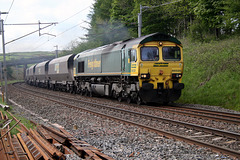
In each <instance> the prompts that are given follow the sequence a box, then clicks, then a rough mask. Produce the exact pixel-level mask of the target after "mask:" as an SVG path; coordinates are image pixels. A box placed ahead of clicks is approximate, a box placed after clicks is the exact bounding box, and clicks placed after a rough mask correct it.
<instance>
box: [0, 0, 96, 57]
mask: <svg viewBox="0 0 240 160" xmlns="http://www.w3.org/2000/svg"><path fill="white" fill-rule="evenodd" d="M12 2H13V5H12V8H11V10H10V12H9V14H8V17H7V19H6V16H7V15H1V18H2V19H3V20H4V23H5V24H19V23H38V21H40V22H41V23H48V22H58V23H59V24H57V25H56V26H54V25H53V26H51V27H48V28H46V29H44V30H41V34H44V33H49V34H53V35H56V37H53V36H49V35H43V36H40V37H39V33H38V32H36V33H34V34H32V35H30V36H27V37H25V38H22V39H20V40H17V41H15V42H12V43H9V44H7V45H6V53H9V52H24V51H54V50H55V49H56V47H54V46H56V45H58V49H59V50H62V49H66V48H67V47H69V46H70V44H71V41H74V40H78V41H80V39H79V38H80V37H84V34H86V33H87V30H86V29H83V28H82V27H86V28H88V27H89V25H88V23H86V22H84V21H87V22H89V21H90V19H89V18H88V17H87V15H88V14H90V11H91V8H92V5H93V3H94V0H0V11H1V12H8V10H9V8H10V6H11V4H12ZM77 13H78V14H77ZM5 20H6V21H5ZM44 26H46V25H41V28H42V27H44ZM4 27H5V28H4V30H5V32H4V34H5V43H7V42H9V41H11V40H13V39H16V38H18V37H21V36H23V35H26V34H28V33H30V32H33V31H36V30H38V25H30V26H29V25H24V26H19V25H14V26H13V25H4ZM0 42H1V44H0V53H2V36H1V38H0Z"/></svg>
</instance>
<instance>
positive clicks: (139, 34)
mask: <svg viewBox="0 0 240 160" xmlns="http://www.w3.org/2000/svg"><path fill="white" fill-rule="evenodd" d="M141 36H142V5H141V4H140V13H138V37H141Z"/></svg>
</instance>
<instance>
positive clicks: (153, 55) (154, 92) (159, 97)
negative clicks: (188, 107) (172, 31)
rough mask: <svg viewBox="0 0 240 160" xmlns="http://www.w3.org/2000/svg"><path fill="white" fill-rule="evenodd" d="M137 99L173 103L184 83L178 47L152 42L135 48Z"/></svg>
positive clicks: (180, 54) (172, 43)
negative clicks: (137, 82) (137, 84)
mask: <svg viewBox="0 0 240 160" xmlns="http://www.w3.org/2000/svg"><path fill="white" fill-rule="evenodd" d="M137 52H138V56H137V57H138V59H137V66H138V79H139V88H140V91H139V96H140V97H141V99H142V100H143V101H145V102H163V103H168V102H170V101H176V100H177V99H179V97H180V95H181V90H182V89H183V88H184V84H183V83H181V81H182V75H183V53H182V46H181V44H176V43H174V42H171V41H151V42H147V43H144V44H141V45H140V46H138V48H137Z"/></svg>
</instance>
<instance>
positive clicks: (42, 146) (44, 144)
mask: <svg viewBox="0 0 240 160" xmlns="http://www.w3.org/2000/svg"><path fill="white" fill-rule="evenodd" d="M8 113H9V114H10V115H11V116H12V117H13V119H14V120H15V121H16V122H18V125H20V127H21V128H22V130H21V129H19V130H20V133H17V136H16V135H13V137H11V134H10V132H8V131H9V126H8V127H7V128H5V129H2V130H1V135H2V136H1V137H2V138H1V140H0V160H65V159H66V157H65V156H66V154H74V153H75V154H76V155H78V156H79V157H81V158H88V159H91V160H102V159H104V160H113V159H112V158H111V157H109V156H107V155H105V154H103V153H101V152H100V150H98V149H97V148H95V147H93V146H91V145H90V144H88V143H86V142H83V141H79V140H78V139H76V138H74V137H73V136H72V135H71V134H70V133H68V132H67V131H65V130H64V129H61V130H63V131H64V132H63V131H61V130H60V129H58V130H57V129H54V128H52V127H46V126H44V125H37V126H36V128H37V129H36V130H34V129H27V128H26V127H25V126H24V125H23V124H22V123H21V122H20V121H18V120H17V119H16V118H15V117H14V116H13V115H12V114H11V113H10V112H8ZM0 116H1V117H0V119H1V118H4V119H7V116H4V115H3V114H2V112H0ZM15 125H17V123H16V124H15ZM55 138H56V139H55ZM80 142H81V144H80ZM83 144H84V147H80V146H81V145H83ZM57 146H62V147H60V149H59V148H57ZM61 148H63V149H61Z"/></svg>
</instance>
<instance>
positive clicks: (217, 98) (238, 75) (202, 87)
mask: <svg viewBox="0 0 240 160" xmlns="http://www.w3.org/2000/svg"><path fill="white" fill-rule="evenodd" d="M239 38H240V37H239V36H237V37H232V38H229V39H225V40H221V41H212V42H210V43H196V44H194V43H191V42H189V41H188V40H186V39H185V40H183V41H182V42H183V46H184V49H183V52H184V74H183V83H184V84H185V88H184V90H183V92H182V96H181V98H180V100H179V102H182V103H196V104H206V105H217V106H222V107H224V108H229V109H234V110H238V111H240V41H239Z"/></svg>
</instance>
